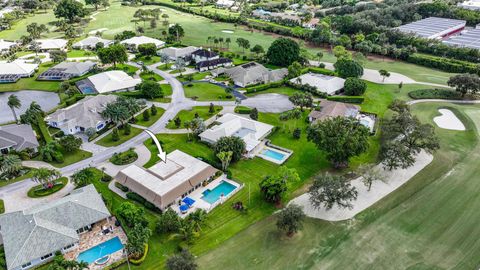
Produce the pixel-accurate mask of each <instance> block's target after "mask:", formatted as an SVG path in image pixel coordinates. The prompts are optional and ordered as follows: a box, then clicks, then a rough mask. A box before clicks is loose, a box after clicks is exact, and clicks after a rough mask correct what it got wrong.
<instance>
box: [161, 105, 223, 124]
mask: <svg viewBox="0 0 480 270" xmlns="http://www.w3.org/2000/svg"><path fill="white" fill-rule="evenodd" d="M209 109H210V107H209V106H196V107H193V108H192V109H191V110H189V111H186V110H181V111H180V112H179V113H178V114H177V115H176V116H175V117H174V118H172V119H170V120H171V121H170V122H168V124H167V128H169V129H178V128H183V122H185V121H190V120H192V119H193V118H195V114H198V116H199V117H200V118H202V119H203V120H207V119H208V118H210V117H213V116H214V115H216V114H217V113H219V112H220V111H221V110H222V109H223V107H222V106H215V112H214V113H210V112H209ZM177 117H178V118H180V119H181V120H182V124H181V125H180V127H176V126H175V122H174V121H173V119H175V118H177Z"/></svg>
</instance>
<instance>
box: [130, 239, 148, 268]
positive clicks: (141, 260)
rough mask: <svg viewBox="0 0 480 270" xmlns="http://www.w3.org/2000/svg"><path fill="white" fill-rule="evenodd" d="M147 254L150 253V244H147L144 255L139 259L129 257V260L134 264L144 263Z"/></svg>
mask: <svg viewBox="0 0 480 270" xmlns="http://www.w3.org/2000/svg"><path fill="white" fill-rule="evenodd" d="M147 254H148V244H145V251H144V252H143V255H142V257H140V259H138V260H135V259H129V261H130V262H131V263H132V264H134V265H140V264H142V263H143V261H145V258H147Z"/></svg>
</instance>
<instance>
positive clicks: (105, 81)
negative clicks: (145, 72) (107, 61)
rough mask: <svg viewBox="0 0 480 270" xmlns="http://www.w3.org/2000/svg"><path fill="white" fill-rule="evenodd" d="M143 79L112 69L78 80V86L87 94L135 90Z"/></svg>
mask: <svg viewBox="0 0 480 270" xmlns="http://www.w3.org/2000/svg"><path fill="white" fill-rule="evenodd" d="M141 82H142V80H141V79H134V78H133V77H131V76H129V75H128V74H127V73H125V72H123V71H120V70H111V71H106V72H102V73H99V74H95V75H92V76H90V77H88V78H87V79H85V80H82V81H79V82H77V84H76V85H77V87H78V88H79V89H80V91H82V92H83V93H85V94H92V91H93V93H95V92H96V93H100V94H103V93H110V92H121V91H130V90H134V89H135V86H136V85H137V84H140V83H141Z"/></svg>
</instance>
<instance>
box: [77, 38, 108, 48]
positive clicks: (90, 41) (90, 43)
mask: <svg viewBox="0 0 480 270" xmlns="http://www.w3.org/2000/svg"><path fill="white" fill-rule="evenodd" d="M98 43H102V44H103V47H108V46H110V45H112V44H113V40H108V39H103V38H101V37H95V36H91V37H87V38H85V39H82V40H80V41H79V42H77V43H73V45H72V48H74V49H77V50H93V49H95V48H96V46H97V44H98Z"/></svg>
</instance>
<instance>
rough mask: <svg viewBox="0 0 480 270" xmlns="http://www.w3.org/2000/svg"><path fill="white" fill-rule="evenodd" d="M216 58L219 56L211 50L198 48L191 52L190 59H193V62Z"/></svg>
mask: <svg viewBox="0 0 480 270" xmlns="http://www.w3.org/2000/svg"><path fill="white" fill-rule="evenodd" d="M218 58H220V56H219V55H218V54H217V53H216V52H213V51H211V50H205V49H198V50H196V51H194V52H193V53H192V60H193V61H195V63H198V62H202V61H207V60H213V59H218Z"/></svg>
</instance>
